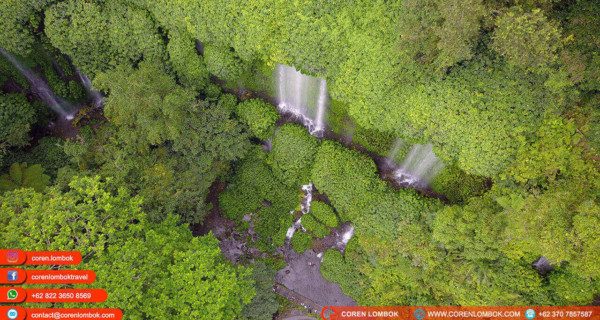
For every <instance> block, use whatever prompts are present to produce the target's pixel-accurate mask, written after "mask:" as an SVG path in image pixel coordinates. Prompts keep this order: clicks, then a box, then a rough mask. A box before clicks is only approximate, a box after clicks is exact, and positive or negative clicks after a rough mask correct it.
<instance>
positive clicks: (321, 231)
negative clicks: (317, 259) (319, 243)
mask: <svg viewBox="0 0 600 320" xmlns="http://www.w3.org/2000/svg"><path fill="white" fill-rule="evenodd" d="M302 226H303V227H304V228H305V229H306V230H308V231H310V232H312V234H314V235H315V236H316V237H317V238H323V237H324V236H326V235H328V234H329V229H327V228H326V227H325V226H324V225H323V224H321V223H320V222H319V221H317V220H316V219H315V217H314V216H313V215H312V214H305V215H303V216H302Z"/></svg>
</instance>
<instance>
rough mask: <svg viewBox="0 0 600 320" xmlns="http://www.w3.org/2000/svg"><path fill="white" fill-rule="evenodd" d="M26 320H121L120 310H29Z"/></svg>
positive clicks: (121, 313)
mask: <svg viewBox="0 0 600 320" xmlns="http://www.w3.org/2000/svg"><path fill="white" fill-rule="evenodd" d="M26 312H27V317H26V318H25V319H27V320H32V319H54V320H58V319H110V320H121V319H122V318H123V312H121V310H119V309H27V310H26Z"/></svg>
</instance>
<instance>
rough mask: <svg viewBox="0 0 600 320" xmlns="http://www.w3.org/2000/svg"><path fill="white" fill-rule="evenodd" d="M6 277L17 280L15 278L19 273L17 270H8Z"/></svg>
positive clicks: (9, 279)
mask: <svg viewBox="0 0 600 320" xmlns="http://www.w3.org/2000/svg"><path fill="white" fill-rule="evenodd" d="M6 278H7V279H8V281H17V279H18V278H19V273H18V272H17V271H9V272H8V275H7V276H6Z"/></svg>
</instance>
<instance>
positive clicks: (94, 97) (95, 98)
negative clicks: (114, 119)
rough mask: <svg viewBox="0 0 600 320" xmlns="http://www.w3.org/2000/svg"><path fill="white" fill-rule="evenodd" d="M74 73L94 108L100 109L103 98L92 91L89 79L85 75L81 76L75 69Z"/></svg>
mask: <svg viewBox="0 0 600 320" xmlns="http://www.w3.org/2000/svg"><path fill="white" fill-rule="evenodd" d="M75 73H76V74H77V77H79V80H80V81H81V83H82V84H83V86H84V87H85V89H86V90H87V92H88V95H89V96H90V97H91V98H92V101H93V103H94V108H100V107H101V106H102V105H104V98H103V97H102V94H101V93H100V92H98V91H96V90H94V88H93V87H92V81H91V80H90V78H88V77H87V76H86V75H85V74H82V73H81V72H80V71H79V69H77V68H75Z"/></svg>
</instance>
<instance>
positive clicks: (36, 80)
mask: <svg viewBox="0 0 600 320" xmlns="http://www.w3.org/2000/svg"><path fill="white" fill-rule="evenodd" d="M0 54H2V55H3V56H4V57H5V58H6V59H7V60H8V61H10V63H12V64H13V65H14V66H15V67H16V68H17V69H18V70H19V71H20V72H21V74H23V76H24V77H25V78H26V79H27V82H29V86H30V89H31V92H32V93H33V94H34V95H36V96H37V97H38V98H39V99H40V100H42V101H43V102H44V103H45V104H46V106H48V107H49V108H50V109H52V110H54V112H56V113H58V114H59V115H60V116H65V117H69V114H68V111H67V110H66V109H65V108H63V106H67V107H69V106H70V105H69V103H68V102H66V101H65V100H63V99H61V98H59V97H57V96H56V95H54V92H52V89H51V88H50V87H49V86H48V84H47V83H46V82H45V81H44V80H43V79H41V78H40V77H38V76H36V75H35V73H34V72H33V71H31V70H30V69H28V68H26V67H25V66H23V65H22V64H21V63H20V62H19V61H17V59H15V57H13V56H12V55H10V54H9V53H8V52H6V51H5V50H4V49H0ZM67 109H70V108H67Z"/></svg>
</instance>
